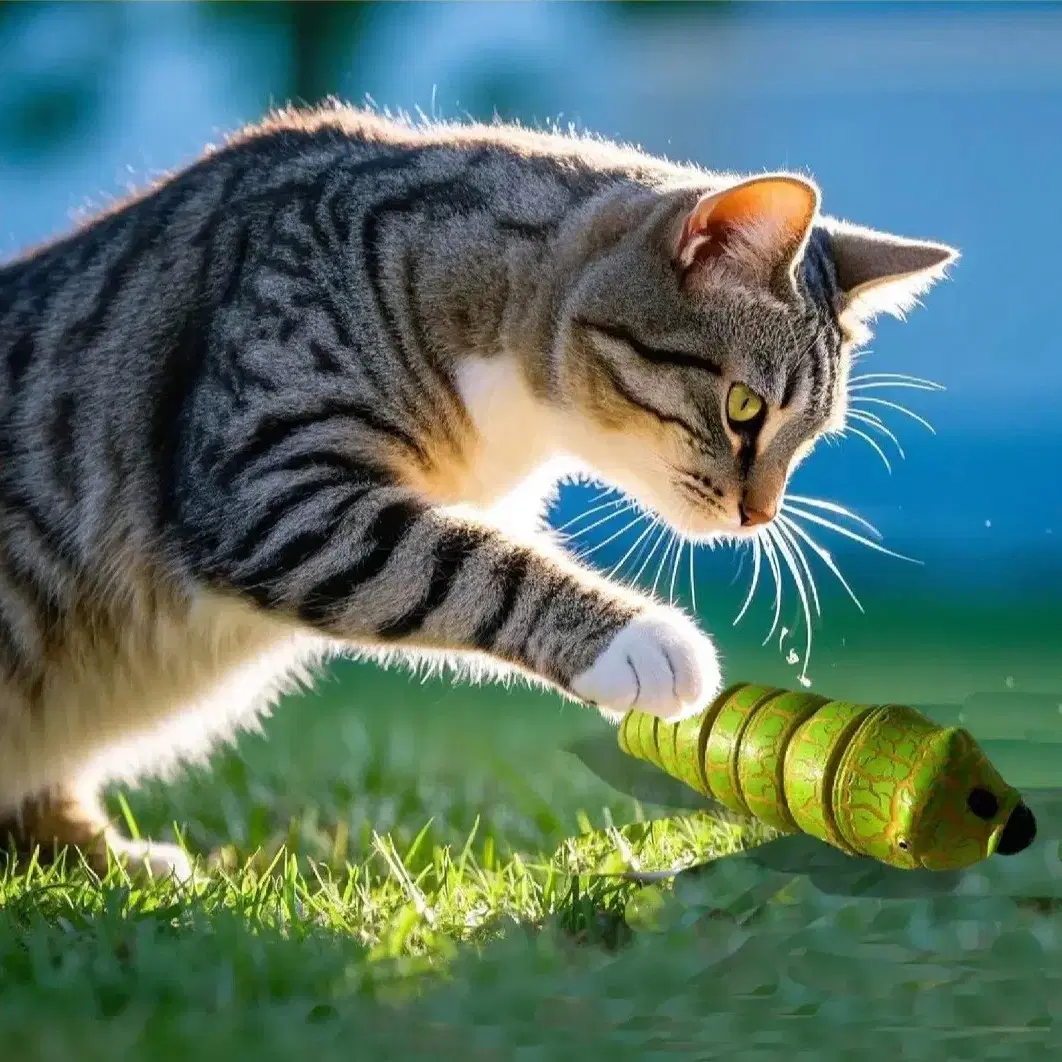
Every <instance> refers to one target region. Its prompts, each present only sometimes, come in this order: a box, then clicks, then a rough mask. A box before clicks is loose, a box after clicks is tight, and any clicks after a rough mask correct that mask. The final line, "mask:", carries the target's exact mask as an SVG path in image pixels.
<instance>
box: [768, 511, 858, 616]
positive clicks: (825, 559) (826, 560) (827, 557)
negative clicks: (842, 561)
mask: <svg viewBox="0 0 1062 1062" xmlns="http://www.w3.org/2000/svg"><path fill="white" fill-rule="evenodd" d="M778 519H779V520H781V521H783V522H784V523H785V524H786V526H787V527H789V528H790V530H792V531H793V532H794V533H795V534H797V535H799V536H800V537H801V538H802V539H803V540H804V541H805V542H806V543H807V544H808V545H809V546H810V547H811V548H812V549H813V550H814V551H815V555H816V556H817V557H818V558H819V560H821V561H822V563H823V564H825V565H826V567H827V568H828V569H829V570H830V572H831V573H832V574H833V575H834V576H836V578H837V580H838V581H839V582H840V584H841V586H843V587H844V588H845V590H847V591H848V596H849V597H850V598H851V599H852V600H853V601H854V602H855V606H856V608H857V609H859V611H860V612H865V611H866V610H865V609H864V608H863V604H862V602H861V601H860V600H859V598H858V597H856V593H855V591H854V590H853V589H852V588H851V586H849V585H848V580H847V579H846V578H845V577H844V576H843V575H842V574H841V569H840V568H838V567H837V562H836V561H835V560H834V559H833V555H832V554H831V553H830V551H829V550H828V549H824V548H823V547H822V546H820V545H819V544H818V543H817V542H816V541H815V540H814V539H813V538H812V537H811V535H809V534H808V532H807V531H806V530H805V529H804V528H802V527H801V526H800V524H798V523H797V522H796V520H792V519H789V518H788V517H786V516H782V515H779V517H778Z"/></svg>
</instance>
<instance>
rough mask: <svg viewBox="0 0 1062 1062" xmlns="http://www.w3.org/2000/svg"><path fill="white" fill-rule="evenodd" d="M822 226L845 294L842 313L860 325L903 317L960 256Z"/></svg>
mask: <svg viewBox="0 0 1062 1062" xmlns="http://www.w3.org/2000/svg"><path fill="white" fill-rule="evenodd" d="M824 222H825V226H826V229H827V231H828V232H829V235H830V246H831V250H832V254H833V261H834V265H835V266H836V269H837V283H838V285H839V287H840V289H841V292H842V295H841V306H839V307H838V309H839V310H840V312H841V313H842V314H846V315H848V316H850V317H851V318H852V319H854V320H855V321H858V322H863V321H868V320H870V319H871V318H872V317H876V316H877V315H878V314H879V313H890V314H892V315H893V316H894V317H903V315H904V313H905V312H906V311H907V310H909V309H910V308H911V307H912V306H913V305H914V304H915V303H916V302H917V301H918V296H919V295H922V294H924V293H925V292H926V291H928V290H929V288H930V287H932V285H933V284H935V283H936V282H937V281H938V280H940V279H941V278H942V277H943V276H944V274H945V272H946V270H947V268H948V266H949V265H951V264H952V263H953V262H954V261H955V260H956V259H957V258H958V257H959V252H958V251H956V250H955V249H954V248H952V247H948V246H946V245H945V244H942V243H930V242H928V241H926V240H908V239H905V238H904V237H902V236H893V235H891V234H889V233H887V232H877V231H875V230H874V229H866V228H863V227H862V226H859V225H850V224H848V223H847V222H839V221H834V220H833V219H824Z"/></svg>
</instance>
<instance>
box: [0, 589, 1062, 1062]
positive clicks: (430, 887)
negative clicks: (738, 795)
mask: <svg viewBox="0 0 1062 1062" xmlns="http://www.w3.org/2000/svg"><path fill="white" fill-rule="evenodd" d="M964 616H965V619H964V622H965V623H966V624H967V625H966V627H964V628H963V630H962V632H961V634H962V637H963V638H964V639H965V643H966V644H967V645H969V644H974V645H977V646H978V650H977V651H976V652H974V653H971V654H970V657H969V659H971V661H974V662H973V663H972V664H971V671H970V672H969V673H968V674H967V676H966V679H965V681H967V682H968V683H970V684H971V685H970V688H969V689H962V688H956V687H955V686H954V685H952V686H947V685H946V684H945V685H942V684H941V681H940V680H939V678H938V679H933V678H932V675H933V674H934V673H935V674H938V675H939V673H940V669H937V670H936V672H934V670H933V668H932V666H931V662H930V661H929V660H927V661H926V662H923V663H921V664H919V663H918V662H914V663H912V657H911V654H910V653H908V654H907V655H906V657H905V659H906V660H907V662H908V664H909V665H910V666H911V669H910V670H908V671H906V672H904V674H903V675H902V676H901V675H899V674H898V673H897V672H896V669H895V668H894V667H893V666H892V664H891V661H890V659H889V656H888V654H884V655H883V656H882V658H880V659H879V657H878V656H875V654H874V653H873V652H868V651H867V650H866V648H862V649H861V648H860V643H859V639H860V637H861V635H860V633H859V631H858V629H856V630H855V633H854V634H850V642H851V643H852V645H853V646H854V650H853V651H852V652H851V653H850V654H849V655H848V656H847V657H845V656H844V655H843V654H841V653H840V652H839V651H838V650H837V649H836V647H835V649H834V650H831V649H830V648H829V647H828V646H827V647H826V649H825V650H823V649H820V650H819V652H820V654H821V659H822V661H823V664H822V665H821V666H824V667H830V666H831V665H832V664H833V663H837V662H840V663H841V664H842V667H840V668H837V669H835V674H836V679H835V680H834V681H832V682H831V686H830V692H835V691H836V692H838V693H841V694H844V695H853V696H854V695H863V696H867V697H870V698H872V697H873V696H874V694H873V693H872V692H871V690H876V691H881V695H883V696H884V695H892V693H893V691H894V690H897V687H902V688H899V689H898V690H897V695H900V694H906V693H918V694H919V695H920V696H922V697H923V698H924V699H929V700H932V699H936V700H948V699H954V698H956V697H961V696H962V695H963V694H964V693H966V692H971V691H972V690H974V689H979V688H980V689H984V688H989V686H988V684H989V683H990V680H991V681H995V679H992V676H997V673H998V685H999V686H1000V687H1003V688H1009V687H1004V686H1003V683H1004V678H1005V677H1008V676H1009V675H1010V674H1011V673H1012V672H1016V674H1017V681H1018V684H1019V688H1021V687H1022V686H1027V687H1029V688H1036V687H1043V686H1044V676H1049V675H1050V674H1051V667H1050V664H1049V663H1045V661H1046V660H1048V659H1049V658H1048V657H1046V656H1043V655H1039V654H1038V653H1036V652H1033V651H1032V650H1031V649H1030V648H1029V647H1030V645H1033V647H1034V648H1035V644H1034V641H1031V640H1030V637H1024V640H1022V638H1023V635H1022V634H1021V632H1020V624H1021V623H1022V622H1029V623H1032V622H1034V621H1033V620H1029V618H1028V610H1027V609H1026V610H1025V611H1024V612H1023V614H1022V616H1023V617H1024V618H1022V617H1018V616H1017V615H1016V614H1015V616H1014V617H1012V620H1013V622H1012V624H1011V625H1010V627H1009V628H1007V629H1008V631H1009V632H1010V636H1011V637H1012V639H1013V640H1014V641H1015V644H1018V645H1020V646H1021V647H1022V648H1023V651H1024V653H1025V656H1024V657H1022V658H1021V660H1019V661H1018V662H1017V663H1015V659H1016V657H1015V654H1014V652H1013V650H1012V648H1010V647H1009V643H1007V642H1005V641H1001V640H1000V639H999V638H998V636H997V637H996V640H995V642H993V643H992V645H993V646H994V648H989V647H988V642H989V640H990V639H989V638H988V637H987V636H986V637H985V638H984V639H981V641H983V642H984V643H985V645H984V646H982V645H981V642H979V641H978V636H977V635H976V632H975V631H973V630H972V629H971V628H970V626H969V622H970V621H969V613H968V612H967V613H965V614H964ZM878 618H879V626H878V628H877V633H876V635H874V637H871V633H870V632H869V631H868V632H867V634H866V638H867V645H872V647H873V648H880V646H881V645H882V642H883V639H887V638H888V634H887V633H886V634H882V628H881V626H880V623H881V619H880V615H879V617H878ZM991 619H992V622H993V624H994V623H995V622H996V621H998V615H995V616H993V617H991ZM923 622H924V623H925V624H926V626H927V631H930V630H932V631H939V630H940V626H939V623H940V617H939V616H937V617H936V619H935V620H934V619H933V617H928V618H925V617H923ZM901 626H902V628H903V629H902V634H897V635H895V636H894V641H893V644H897V641H898V640H899V639H900V638H901V637H903V638H908V639H911V640H912V642H916V641H917V634H918V632H917V631H915V632H912V630H911V625H910V621H909V620H905V622H904V623H903V624H902V625H901ZM850 630H851V628H850ZM908 644H910V643H908ZM924 644H925V646H926V648H925V650H924V651H925V653H926V654H927V656H928V657H932V656H934V655H935V654H938V653H939V652H940V644H939V640H938V641H934V640H933V637H932V636H930V635H929V634H927V635H926V638H925V640H924ZM727 652H728V654H729V657H728V659H729V660H730V662H731V667H732V669H733V673H735V674H752V673H754V672H753V671H752V666H753V665H750V664H747V663H746V662H745V660H744V659H743V658H742V656H741V651H740V649H739V648H735V647H727ZM993 652H994V653H995V656H993ZM756 660H757V661H758V662H757V663H755V666H756V667H757V668H758V670H757V672H755V673H756V674H757V677H763V678H764V679H765V680H766V681H780V682H784V681H785V680H786V672H785V671H784V670H782V669H781V665H779V666H778V667H777V668H776V671H775V672H774V673H772V672H771V668H770V666H766V665H765V664H764V662H763V660H762V659H759V658H756ZM1023 661H1024V662H1023ZM949 666H950V664H949ZM1023 668H1024V670H1023ZM945 670H946V669H945ZM890 682H891V686H890ZM860 683H863V685H862V686H860V685H859V684H860ZM904 684H906V685H904ZM846 685H847V686H848V687H849V688H847V689H846V688H844V687H845V686H846ZM311 716H312V725H310V718H311ZM604 733H607V729H606V728H605V727H604V724H602V723H601V722H600V721H599V720H597V719H596V717H594V716H593V715H591V714H590V713H586V712H583V711H581V710H580V709H578V708H577V707H575V706H569V705H562V704H561V703H560V702H559V701H557V700H556V699H555V698H552V697H548V696H546V695H543V694H537V693H532V692H529V691H524V690H513V691H510V692H507V693H502V692H500V691H499V690H498V689H496V688H484V689H478V690H475V689H473V690H470V689H462V688H459V687H450V686H446V685H443V684H431V685H429V686H427V687H424V688H421V687H418V686H416V685H413V684H411V682H410V680H409V679H407V678H406V677H404V676H400V675H380V674H379V673H377V672H375V671H373V670H371V669H368V668H361V667H355V666H353V665H351V666H348V667H344V668H342V669H340V671H339V672H338V673H337V676H336V678H335V679H334V680H332V681H330V682H327V683H324V684H323V685H322V687H321V688H320V689H319V690H318V692H317V693H316V694H315V695H314V696H313V697H312V698H308V699H306V700H302V701H298V700H296V701H291V702H288V703H286V704H284V705H282V706H281V708H280V710H279V711H278V713H277V714H276V716H275V717H274V718H273V719H272V720H271V721H270V723H269V724H268V727H267V733H266V735H265V736H257V735H248V736H246V737H245V738H244V739H242V740H241V742H240V745H239V747H238V748H237V749H236V750H234V751H229V752H223V753H220V754H219V755H218V756H217V757H216V758H215V761H214V762H213V763H212V764H211V765H210V767H209V769H196V770H193V771H191V772H189V774H188V775H187V776H186V777H184V778H181V779H179V780H178V781H177V782H175V783H174V784H171V785H162V784H159V783H155V784H150V785H147V786H145V787H143V788H140V789H136V790H132V791H129V792H120V791H115V792H114V793H112V794H111V796H110V800H111V806H112V810H113V811H114V813H115V814H116V815H118V816H120V817H121V816H124V817H125V818H126V820H127V824H128V826H129V828H130V829H131V830H132V831H133V832H140V833H142V834H145V835H147V834H150V835H152V836H156V837H160V838H163V839H170V840H172V839H175V838H176V839H179V840H181V841H182V842H183V843H185V844H186V845H187V847H188V849H189V851H191V852H196V853H200V854H203V853H209V857H208V858H206V859H204V860H203V862H202V865H201V877H200V879H199V880H198V881H197V882H196V883H195V884H194V885H193V886H189V887H180V886H175V885H173V884H172V883H170V882H143V881H139V880H133V879H130V878H129V877H128V876H127V875H126V874H125V873H124V872H123V871H122V869H121V868H118V867H115V868H112V870H111V872H110V873H109V875H108V876H107V877H106V878H105V879H104V880H102V881H100V880H97V879H96V878H94V877H93V875H92V874H91V873H90V872H89V871H88V870H87V869H86V868H84V867H83V866H81V865H79V864H78V863H77V862H76V860H73V859H71V858H68V859H67V860H65V861H61V862H60V863H59V864H57V865H55V866H52V867H42V866H39V865H37V864H35V863H30V864H28V865H23V866H20V867H16V868H14V869H12V868H10V867H9V868H8V869H7V870H6V872H4V873H2V874H0V1044H3V1049H2V1052H0V1055H2V1057H11V1058H20V1059H23V1060H31V1059H32V1060H36V1059H40V1060H42V1062H43V1060H48V1062H52V1060H55V1062H65V1060H68V1059H77V1060H79V1062H80V1060H85V1062H93V1060H95V1059H97V1058H99V1059H104V1058H106V1059H107V1060H108V1062H111V1060H113V1059H114V1058H116V1057H117V1058H122V1059H129V1060H131V1062H139V1060H141V1059H143V1060H147V1059H151V1060H153V1062H154V1060H166V1059H169V1058H174V1059H176V1058H182V1059H185V1058H187V1056H188V1055H189V1054H192V1053H194V1057H195V1059H196V1062H213V1060H214V1059H219V1060H220V1059H222V1058H224V1059H225V1060H226V1062H230V1060H232V1059H234V1058H235V1059H243V1058H248V1059H250V1058H254V1059H260V1060H270V1059H277V1060H280V1059H296V1058H300V1059H301V1058H303V1057H313V1058H315V1059H321V1060H323V1062H330V1060H331V1059H333V1058H334V1059H340V1058H343V1059H346V1058H350V1057H362V1056H363V1055H364V1056H366V1057H371V1056H372V1054H374V1053H375V1054H379V1055H381V1056H382V1057H386V1058H388V1059H390V1058H396V1059H398V1058H414V1057H424V1058H461V1059H466V1058H467V1059H511V1058H512V1059H529V1060H530V1059H537V1058H543V1059H547V1058H548V1059H564V1058H569V1057H570V1058H576V1057H578V1058H580V1059H585V1058H586V1057H587V1056H589V1057H599V1056H600V1054H601V1053H602V1051H604V1050H607V1053H608V1055H609V1057H610V1058H619V1059H625V1058H631V1059H646V1058H650V1059H651V1058H655V1057H659V1058H664V1057H671V1056H673V1055H674V1054H675V1053H679V1054H689V1055H691V1056H693V1057H697V1058H715V1057H719V1058H734V1057H741V1058H749V1059H757V1058H763V1059H774V1058H777V1057H779V1052H780V1051H782V1050H784V1051H785V1053H786V1054H790V1055H792V1056H794V1057H797V1058H800V1057H807V1058H822V1057H824V1055H823V1053H822V1051H823V1043H824V1037H827V1036H828V1037H829V1044H830V1047H831V1051H834V1052H835V1054H831V1055H830V1056H829V1057H852V1058H865V1057H868V1055H867V1053H866V1052H867V1050H868V1048H867V1047H866V1044H867V1042H868V1040H867V1036H868V1030H872V1035H873V1043H874V1045H875V1047H878V1048H880V1049H881V1052H882V1054H881V1057H901V1054H902V1057H910V1058H920V1057H923V1056H924V1057H927V1058H928V1057H937V1058H939V1057H942V1056H944V1057H948V1058H957V1059H958V1058H967V1057H970V1058H972V1057H1019V1058H1020V1057H1036V1056H1035V1055H1034V1054H1029V1055H1028V1056H1026V1055H1024V1054H1022V1053H1021V1052H1023V1051H1029V1052H1034V1051H1042V1050H1043V1049H1044V1048H1045V1047H1049V1046H1051V1045H1052V1044H1054V1045H1056V1046H1057V1045H1058V1036H1057V1033H1056V1031H1055V1027H1054V1020H1055V1017H1056V1016H1057V1014H1058V1013H1059V1009H1060V1005H1059V1003H1058V1000H1062V992H1060V991H1059V988H1060V987H1062V986H1060V984H1059V981H1060V980H1062V976H1060V972H1062V963H1060V962H1059V961H1058V960H1059V957H1060V955H1062V919H1060V918H1058V917H1057V916H1056V914H1055V908H1056V906H1057V903H1058V901H1060V900H1062V861H1060V858H1059V852H1058V843H1057V840H1056V839H1055V838H1057V837H1059V836H1062V831H1059V832H1057V833H1050V831H1048V838H1049V839H1048V840H1047V841H1046V842H1045V844H1044V845H1041V846H1039V847H1038V849H1037V851H1036V852H1035V853H1033V855H1032V856H1031V857H1030V858H1029V859H1027V858H1026V856H1024V855H1023V856H1021V857H1018V858H1017V859H1016V860H1014V861H1012V862H1011V863H1010V864H1007V863H1000V866H999V867H998V868H997V867H995V866H994V865H992V866H990V867H989V868H988V870H986V871H985V873H984V874H981V875H978V874H970V875H968V876H966V877H964V878H963V880H962V882H960V883H958V884H956V883H954V882H951V883H950V884H948V883H946V882H945V883H944V885H941V886H940V887H938V884H937V883H940V882H943V879H941V878H937V879H934V883H929V884H927V883H925V882H923V881H922V880H921V879H918V878H915V877H910V876H909V877H902V878H901V879H895V878H890V879H887V880H886V879H881V880H884V881H885V883H886V884H888V882H889V881H891V882H892V883H893V886H895V884H896V881H897V880H900V882H901V885H900V892H899V893H895V889H894V894H888V889H886V890H885V892H884V893H882V892H881V890H880V889H878V892H877V893H876V892H875V888H876V887H877V886H875V885H874V882H872V881H871V877H873V874H871V876H870V877H868V876H867V872H866V869H865V868H861V867H862V865H861V864H854V863H852V861H844V860H843V857H838V858H840V859H841V860H842V863H841V864H838V863H836V860H835V861H834V863H833V864H830V858H831V855H830V853H829V852H824V851H822V850H820V849H821V846H819V848H814V847H813V848H811V849H800V848H799V846H798V847H797V848H795V849H794V848H792V847H790V848H786V847H785V845H786V843H787V842H786V840H782V841H775V842H774V843H773V844H768V845H766V846H765V847H760V846H761V845H762V844H763V842H766V841H768V840H769V835H768V834H767V833H766V832H765V831H762V830H756V829H753V828H750V827H749V826H748V825H747V824H745V825H740V824H735V823H732V822H725V821H720V820H718V819H715V818H712V817H711V816H709V815H708V814H706V813H703V812H692V811H686V812H683V813H681V814H675V813H672V814H665V812H664V811H663V810H661V809H660V808H645V807H642V806H641V805H639V804H638V803H637V802H636V801H635V800H633V799H632V798H630V797H628V796H624V795H623V794H622V793H618V792H616V791H615V790H613V789H611V788H609V787H608V786H607V785H606V784H605V783H604V782H603V781H601V780H600V779H598V778H596V777H595V776H594V775H593V774H592V773H591V772H590V771H589V770H587V769H586V768H585V767H584V766H583V765H581V764H580V763H579V761H578V760H576V759H575V758H574V757H573V756H572V755H570V754H569V753H568V752H567V751H566V749H567V747H568V746H569V745H570V743H571V742H572V741H573V740H575V739H576V738H579V737H583V736H587V735H594V734H604ZM1056 740H1057V739H1056ZM1018 781H1019V782H1020V779H1018ZM794 840H795V839H794ZM1052 846H1053V847H1052ZM763 853H774V854H773V855H772V856H771V857H770V858H767V856H766V855H763ZM787 853H788V855H787ZM728 854H731V855H732V856H733V858H723V859H718V860H717V861H714V862H713V860H716V858H717V857H720V856H726V855H728ZM787 860H788V862H787ZM705 861H708V863H707V869H706V870H704V871H703V872H700V873H692V872H691V873H688V874H685V875H682V876H680V878H679V879H678V881H677V883H676V884H675V885H674V887H672V886H670V885H645V884H640V883H637V882H633V881H629V880H626V879H625V878H623V877H622V876H621V875H622V872H623V871H625V870H626V869H628V868H631V867H636V868H639V869H643V870H652V869H661V868H673V867H680V866H685V865H689V864H693V863H697V864H701V863H703V862H705ZM1023 861H1024V862H1023ZM990 862H991V861H990ZM1015 868H1016V869H1015ZM989 871H991V873H989ZM831 874H832V875H833V877H832V878H831V876H830V875H831ZM846 874H847V875H848V876H847V877H845V875H846ZM1008 874H1009V877H1008V876H1007V875H1008ZM993 875H995V876H993ZM1000 875H1003V876H1002V877H1001V876H1000ZM831 881H832V882H833V884H831V883H830V882H831ZM875 881H877V883H878V885H880V884H881V881H879V880H878V879H875ZM837 882H840V883H841V884H840V885H837ZM920 882H921V884H919V883H920ZM911 883H914V885H913V886H911ZM909 886H911V887H909ZM905 889H906V892H905V891H904V890H905ZM897 897H898V898H897ZM922 1033H924V1034H926V1035H925V1042H924V1043H922V1040H921V1039H920V1038H919V1035H920V1034H922ZM941 1039H945V1040H947V1043H946V1044H945V1045H943V1046H942V1045H941V1044H940V1040H941ZM736 1044H740V1045H741V1047H742V1052H741V1053H740V1055H739V1054H736V1053H735V1046H734V1045H736ZM1004 1044H1005V1045H1008V1049H1013V1050H1015V1051H1017V1052H1018V1053H1017V1054H1013V1055H1007V1054H1005V1053H999V1052H1002V1051H1003V1047H1002V1046H1001V1045H1004ZM993 1051H996V1052H997V1053H996V1054H995V1055H993V1053H992V1052H993ZM859 1052H862V1053H859ZM985 1052H987V1053H985Z"/></svg>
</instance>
